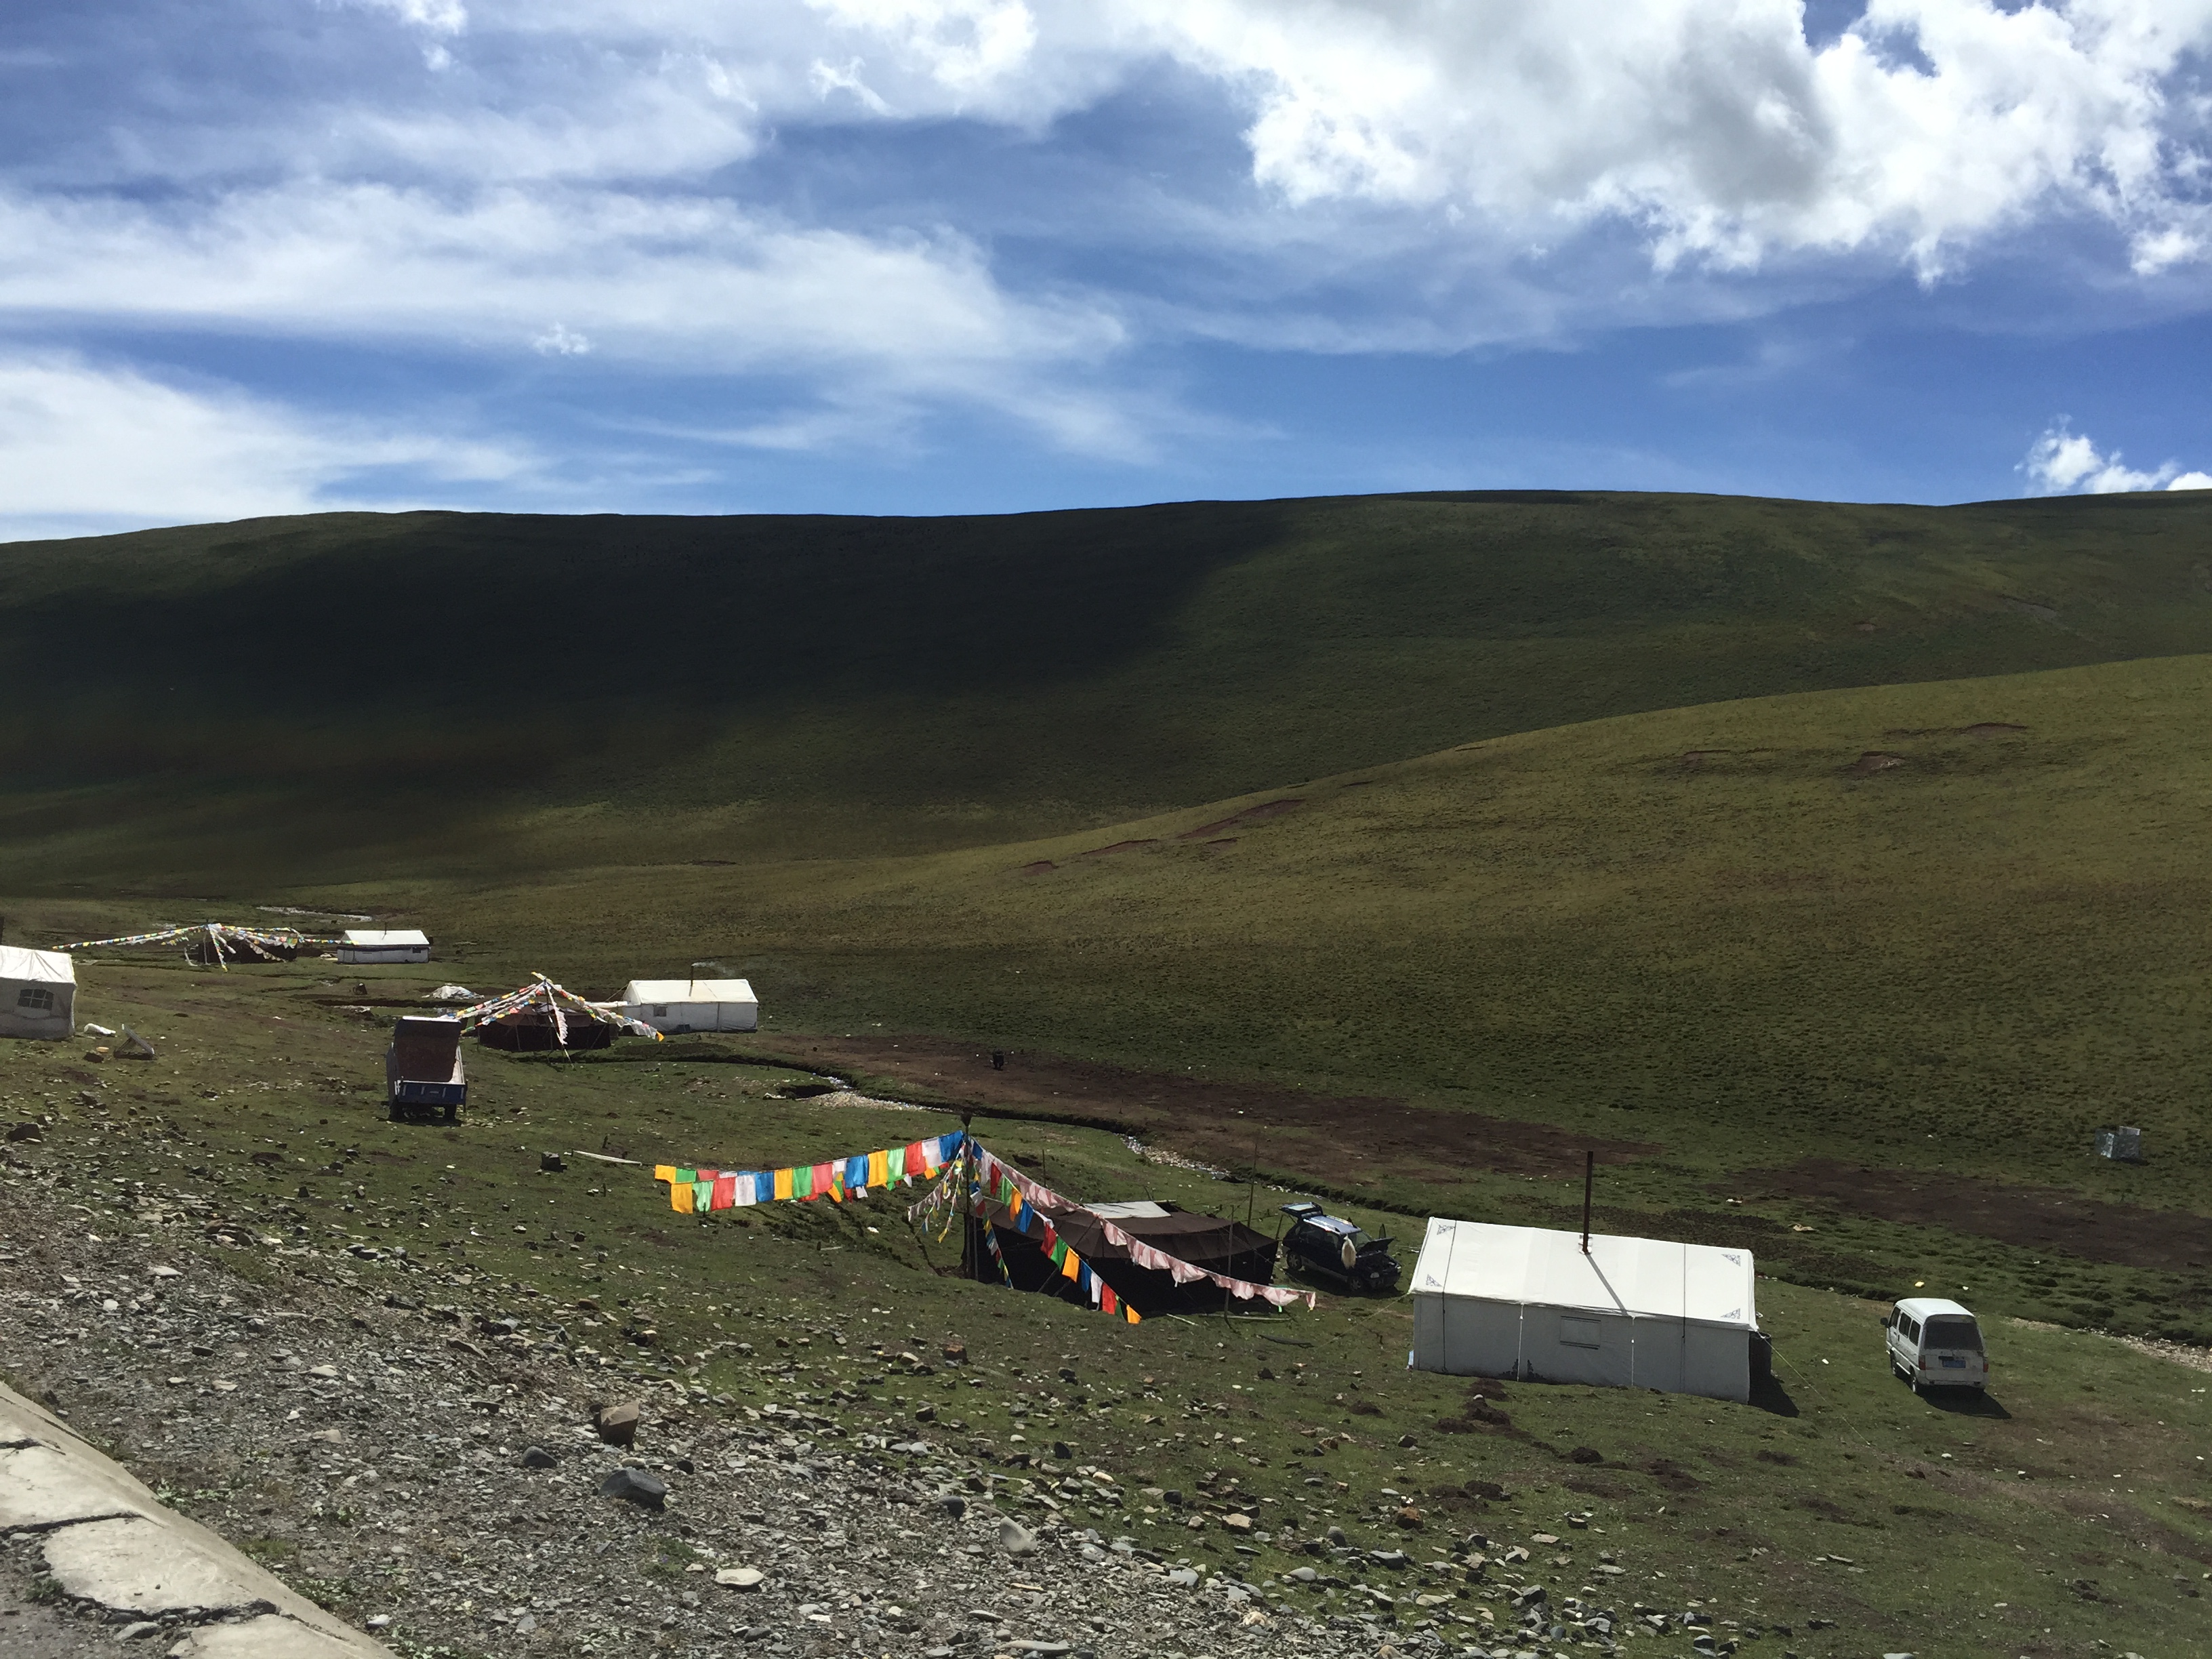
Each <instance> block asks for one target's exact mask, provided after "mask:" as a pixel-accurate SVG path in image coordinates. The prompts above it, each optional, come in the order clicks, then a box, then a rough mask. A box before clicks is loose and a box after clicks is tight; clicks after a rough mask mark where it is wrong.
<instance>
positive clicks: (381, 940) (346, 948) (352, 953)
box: [338, 927, 430, 962]
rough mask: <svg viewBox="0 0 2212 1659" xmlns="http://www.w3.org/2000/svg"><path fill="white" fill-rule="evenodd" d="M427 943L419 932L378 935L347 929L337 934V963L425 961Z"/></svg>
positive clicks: (361, 930) (425, 938)
mask: <svg viewBox="0 0 2212 1659" xmlns="http://www.w3.org/2000/svg"><path fill="white" fill-rule="evenodd" d="M429 959H430V940H429V939H428V936H427V935H426V934H424V933H422V932H421V931H420V930H419V929H416V928H413V927H406V928H401V929H398V930H397V931H392V932H384V933H379V932H376V931H374V930H373V929H363V928H358V927H349V928H348V929H347V930H346V931H345V932H344V933H341V934H339V935H338V960H339V961H340V962H428V961H429Z"/></svg>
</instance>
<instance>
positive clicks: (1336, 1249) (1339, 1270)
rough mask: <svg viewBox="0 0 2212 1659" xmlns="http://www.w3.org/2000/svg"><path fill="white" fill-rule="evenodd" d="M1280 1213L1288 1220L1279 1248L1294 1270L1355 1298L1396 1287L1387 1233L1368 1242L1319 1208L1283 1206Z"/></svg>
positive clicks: (1383, 1293)
mask: <svg viewBox="0 0 2212 1659" xmlns="http://www.w3.org/2000/svg"><path fill="white" fill-rule="evenodd" d="M1283 1213H1284V1214H1285V1215H1286V1216H1289V1217H1290V1218H1291V1231H1289V1232H1288V1233H1287V1234H1285V1236H1284V1238H1283V1249H1285V1252H1287V1253H1288V1255H1289V1256H1290V1265H1291V1267H1292V1268H1294V1269H1299V1270H1303V1271H1304V1272H1305V1273H1310V1274H1312V1275H1313V1276H1314V1277H1315V1278H1316V1279H1328V1280H1329V1281H1330V1282H1331V1283H1334V1284H1337V1285H1342V1286H1344V1288H1345V1289H1346V1291H1351V1292H1352V1293H1354V1294H1359V1293H1362V1292H1364V1293H1367V1294H1370V1295H1375V1296H1387V1295H1389V1293H1390V1292H1391V1291H1394V1290H1395V1289H1396V1288H1397V1285H1398V1263H1397V1261H1396V1259H1395V1257H1393V1256H1392V1255H1391V1254H1390V1240H1389V1236H1388V1235H1387V1234H1386V1235H1385V1236H1384V1237H1381V1238H1370V1237H1368V1236H1367V1235H1366V1234H1365V1233H1364V1232H1362V1231H1360V1230H1359V1229H1358V1227H1356V1226H1354V1225H1352V1223H1351V1222H1349V1221H1346V1220H1345V1219H1344V1218H1342V1217H1341V1216H1334V1215H1328V1214H1325V1213H1323V1212H1322V1207H1321V1206H1320V1205H1318V1204H1285V1205H1284V1206H1283Z"/></svg>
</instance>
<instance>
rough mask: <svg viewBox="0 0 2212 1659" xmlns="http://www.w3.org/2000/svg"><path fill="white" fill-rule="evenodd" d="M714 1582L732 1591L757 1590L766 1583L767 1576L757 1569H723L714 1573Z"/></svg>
mask: <svg viewBox="0 0 2212 1659" xmlns="http://www.w3.org/2000/svg"><path fill="white" fill-rule="evenodd" d="M714 1582H715V1583H718V1584H726V1585H728V1586H729V1587H730V1588H731V1589H734V1590H757V1589H759V1588H760V1587H761V1586H762V1585H763V1584H765V1583H768V1575H767V1574H766V1573H764V1572H763V1571H761V1570H760V1569H759V1568H758V1567H723V1568H720V1570H718V1571H716V1572H715V1574H714Z"/></svg>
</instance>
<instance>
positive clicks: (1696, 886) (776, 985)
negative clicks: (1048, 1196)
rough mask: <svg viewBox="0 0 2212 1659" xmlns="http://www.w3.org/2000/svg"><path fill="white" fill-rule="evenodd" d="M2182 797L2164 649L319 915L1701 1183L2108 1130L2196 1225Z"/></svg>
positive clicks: (2209, 764) (2039, 1170)
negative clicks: (1651, 1146) (1460, 1117)
mask: <svg viewBox="0 0 2212 1659" xmlns="http://www.w3.org/2000/svg"><path fill="white" fill-rule="evenodd" d="M1286 797H1295V798H1296V799H1297V800H1298V801H1299V803H1300V804H1299V805H1297V806H1296V807H1295V808H1293V809H1291V810H1287V811H1278V812H1277V813H1275V814H1274V815H1273V816H1267V815H1260V816H1255V817H1246V818H1243V819H1242V820H1241V821H1238V822H1234V823H1225V822H1224V820H1228V819H1231V818H1234V817H1237V814H1238V812H1239V811H1240V809H1247V808H1249V807H1252V806H1254V805H1265V804H1267V803H1269V802H1271V801H1274V800H1277V799H1282V798H1286ZM2208 809H2212V657H2188V658H2178V659H2161V660H2154V661H2143V662H2136V663H2130V664H2123V665H2103V666H2096V667H2089V668H2081V669H2073V670H2065V671H2052V672H2046V673H2042V674H2035V675H2023V676H2014V677H2007V678H1992V679H1980V680H1963V681H1955V682H1949V683H1943V684H1926V685H1912V686H1899V687H1887V688H1880V689H1874V690H1856V691H1840V692H1823V693H1814V694H1807V695H1800V696H1787V697H1775V698H1764V699H1758V700H1753V701H1747V702H1731V703H1724V704H1715V705H1708V706H1705V707H1701V708H1685V709H1671V710H1666V711H1662V712H1658V713H1653V714H1638V715H1631V716H1625V717H1620V718H1616V719H1613V720H1601V721H1595V722H1591V723H1588V724H1583V725H1578V726H1567V727H1562V728H1559V729H1555V730H1551V731H1546V732H1531V733H1526V734H1522V735H1517V736H1512V737H1507V738H1497V739H1493V740H1491V741H1488V742H1485V743H1480V744H1470V745H1467V746H1462V747H1458V748H1455V749H1453V750H1447V751H1445V752H1443V753H1440V754H1437V755H1432V756H1430V757H1424V758H1421V759H1418V760H1413V761H1410V762H1405V763H1399V764H1395V765H1392V766H1385V767H1376V768H1369V769H1359V770H1357V771H1355V772H1352V773H1350V774H1346V775H1339V776H1337V777H1334V778H1331V779H1328V780H1326V781H1321V782H1318V783H1314V784H1309V785H1304V786H1300V787H1297V788H1295V789H1291V790H1285V791H1280V792H1269V793H1262V794H1259V795H1255V796H1249V797H1246V798H1244V799H1242V800H1237V801H1231V802H1227V803H1219V804H1216V805H1210V806H1206V807H1204V808H1200V809H1196V810H1192V811H1182V812H1178V813H1175V814H1170V815H1167V816H1164V817H1158V818H1154V819H1151V820H1146V821H1142V822H1138V823H1127V824H1123V825H1120V826H1116V827H1115V828H1112V829H1102V830H1097V831H1091V832H1087V833H1085V834H1083V835H1080V836H1064V837H1060V838H1056V839H1051V840H1045V841H1039V842H1029V843H1024V844H1021V845H1017V846H997V847H989V848H972V849H963V850H960V851H957V852H951V853H945V854H933V855H928V856H924V857H915V858H908V859H897V860H794V861H790V862H785V863H768V862H763V863H756V864H748V865H745V866H737V867H732V868H726V869H725V868H709V869H701V868H688V867H675V868H669V867H656V868H623V867H607V868H603V869H598V870H593V871H590V872H574V873H571V874H568V875H566V876H562V877H559V878H546V879H544V880H538V881H533V882H531V883H529V884H494V885H490V886H486V887H470V888H459V887H444V886H430V885H423V884H404V885H389V886H386V885H368V886H361V887H355V888H349V889H343V890H335V891H334V896H335V897H337V898H338V899H343V900H347V901H349V902H360V903H361V904H362V906H363V907H364V908H383V907H386V906H389V905H395V904H398V905H404V906H406V907H408V908H410V909H412V910H413V911H415V912H416V913H419V914H422V915H426V916H428V917H432V918H434V919H435V920H436V921H437V923H438V925H441V926H442V927H445V928H447V930H449V931H450V932H451V933H453V935H454V936H455V937H466V938H469V939H475V940H479V941H483V942H484V943H483V945H480V946H479V947H477V948H479V949H481V950H484V951H490V952H492V953H494V954H496V955H498V956H499V957H502V958H506V959H510V960H512V962H513V963H515V964H517V965H518V966H520V965H521V964H523V963H530V964H538V963H544V964H546V965H557V966H559V967H560V968H561V969H563V971H565V972H568V973H569V974H572V975H580V976H582V977H584V978H586V979H591V980H595V981H598V982H600V983H604V984H619V983H621V982H622V981H623V980H625V979H627V978H628V977H629V976H630V975H633V974H635V973H642V972H646V971H647V970H652V971H663V970H665V967H666V964H668V963H671V962H678V961H689V960H691V959H694V958H701V957H716V958H719V959H720V960H721V961H723V962H725V963H728V964H729V965H730V966H731V967H732V969H740V970H743V971H747V972H750V974H751V975H753V977H754V978H755V980H756V982H757V984H758V985H759V986H760V987H762V988H763V994H764V997H765V1000H766V1002H767V1005H768V1006H769V1010H770V1012H771V1013H772V1015H773V1016H775V1018H776V1019H778V1020H780V1021H781V1022H782V1023H783V1024H785V1025H786V1026H787V1027H789V1026H792V1025H797V1026H799V1027H802V1028H805V1027H810V1026H811V1027H812V1028H814V1029H823V1030H854V1029H872V1028H873V1027H874V1026H875V1025H877V1024H879V1023H880V1024H883V1025H884V1028H885V1029H887V1030H891V1031H896V1030H902V1029H906V1030H932V1031H938V1032H944V1033H949V1034H955V1035H959V1036H968V1037H973V1038H975V1039H978V1040H982V1041H987V1042H994V1043H1000V1044H1004V1045H1006V1046H1010V1047H1017V1048H1036V1049H1050V1050H1054V1051H1060V1052H1066V1053H1073V1054H1088V1055H1093V1056H1097V1057H1102V1058H1107V1059H1113V1060H1127V1061H1130V1062H1133V1063H1135V1064H1138V1065H1140V1066H1145V1065H1151V1066H1176V1067H1181V1066H1211V1067H1216V1068H1221V1069H1223V1070H1225V1071H1227V1072H1233V1073H1240V1074H1246V1075H1258V1076H1268V1077H1274V1078H1278V1079H1284V1080H1285V1081H1293V1082H1297V1083H1300V1084H1303V1085H1309V1086H1320V1087H1326V1088H1332V1089H1341V1090H1352V1091H1376V1090H1380V1091H1390V1092H1402V1093H1405V1094H1407V1095H1409V1096H1411V1097H1415V1098H1419V1099H1426V1100H1432V1101H1435V1102H1438V1103H1454V1102H1456V1103H1464V1104H1466V1105H1468V1106H1470V1107H1475V1108H1480V1109H1485V1110H1487V1111H1492V1112H1495V1113H1498V1114H1500V1115H1505V1116H1509V1117H1535V1118H1541V1119H1546V1120H1549V1121H1554V1122H1559V1123H1563V1124H1568V1125H1572V1126H1575V1127H1587V1128H1590V1129H1594V1130H1597V1131H1601V1132H1602V1133H1606V1134H1607V1135H1609V1136H1613V1137H1618V1138H1626V1139H1659V1140H1662V1141H1663V1142H1664V1143H1665V1144H1667V1145H1668V1146H1669V1147H1670V1148H1671V1149H1673V1150H1674V1152H1677V1153H1680V1154H1682V1155H1685V1156H1690V1157H1692V1158H1693V1159H1694V1161H1696V1162H1699V1163H1700V1164H1710V1163H1711V1162H1712V1161H1713V1160H1716V1159H1717V1160H1718V1161H1719V1162H1721V1163H1723V1164H1744V1163H1747V1162H1751V1161H1755V1160H1759V1159H1772V1158H1784V1159H1787V1158H1795V1157H1796V1156H1798V1155H1800V1154H1801V1153H1804V1152H1816V1151H1818V1152H1833V1153H1837V1154H1840V1155H1846V1156H1873V1157H1875V1158H1879V1159H1880V1160H1881V1161H1882V1162H1885V1163H1887V1164H1897V1163H1900V1162H1903V1163H1917V1162H1926V1163H1929V1164H1934V1165H1936V1166H1938V1167H1945V1168H1954V1169H1975V1170H1984V1171H1989V1172H1992V1173H2001V1174H2014V1175H2018V1174H2023V1173H2027V1174H2033V1175H2036V1176H2039V1177H2043V1178H2051V1177H2053V1176H2054V1172H2055V1171H2059V1170H2078V1168H2079V1166H2080V1165H2081V1161H2082V1157H2083V1154H2084V1152H2085V1150H2086V1147H2087V1138H2088V1136H2089V1134H2090V1133H2091V1131H2092V1130H2093V1127H2095V1126H2097V1125H2098V1124H2100V1123H2106V1122H2114V1121H2124V1122H2130V1123H2137V1124H2140V1125H2142V1127H2144V1128H2145V1130H2146V1132H2147V1133H2148V1135H2149V1136H2150V1138H2151V1140H2152V1143H2153V1145H2154V1146H2155V1148H2156V1152H2157V1157H2156V1163H2155V1165H2154V1168H2152V1169H2150V1170H2145V1171H2142V1172H2140V1173H2141V1175H2142V1179H2143V1181H2144V1182H2145V1183H2146V1185H2145V1188H2144V1191H2145V1193H2146V1194H2160V1193H2162V1194H2165V1201H2170V1202H2181V1203H2187V1202H2191V1201H2192V1200H2191V1198H2190V1196H2189V1194H2191V1191H2193V1190H2194V1189H2195V1188H2196V1187H2197V1186H2198V1185H2199V1184H2201V1177H2202V1175H2203V1172H2204V1170H2205V1169H2206V1167H2207V1165H2208V1163H2212V1143H2208V1138H2207V1136H2206V1134H2205V1107H2204V1104H2203V1084H2202V1077H2203V1054H2204V1052H2205V1035H2206V1029H2205V1028H2206V1020H2205V1014H2206V1000H2207V991H2206V977H2207V969H2208V967H2212V929H2208V928H2207V927H2206V924H2205V915H2206V902H2207V899H2208V897H2212V873H2208V872H2212V859H2208V854H2212V818H2209V817H2208ZM1200 831H1203V833H1200ZM1121 843H1134V844H1131V845H1125V846H1121V848H1120V850H1116V851H1104V852H1102V851H1100V850H1098V849H1101V848H1109V847H1115V846H1116V845H1117V844H1121ZM1047 864H1049V865H1050V866H1052V867H1050V868H1042V867H1039V866H1044V865H1047ZM2064 1178H2066V1179H2069V1180H2071V1179H2074V1178H2075V1176H2070V1175H2069V1176H2065V1177H2064Z"/></svg>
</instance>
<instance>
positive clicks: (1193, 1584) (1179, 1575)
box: [1165, 1567, 1198, 1589]
mask: <svg viewBox="0 0 2212 1659" xmlns="http://www.w3.org/2000/svg"><path fill="white" fill-rule="evenodd" d="M1165 1582H1166V1583H1170V1584H1179V1585H1181V1586H1182V1588H1183V1589H1197V1588H1198V1574H1197V1572H1196V1571H1194V1570H1193V1569H1192V1568H1189V1567H1176V1568H1175V1569H1174V1570H1172V1571H1170V1572H1169V1574H1168V1575H1167V1578H1166V1581H1165Z"/></svg>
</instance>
